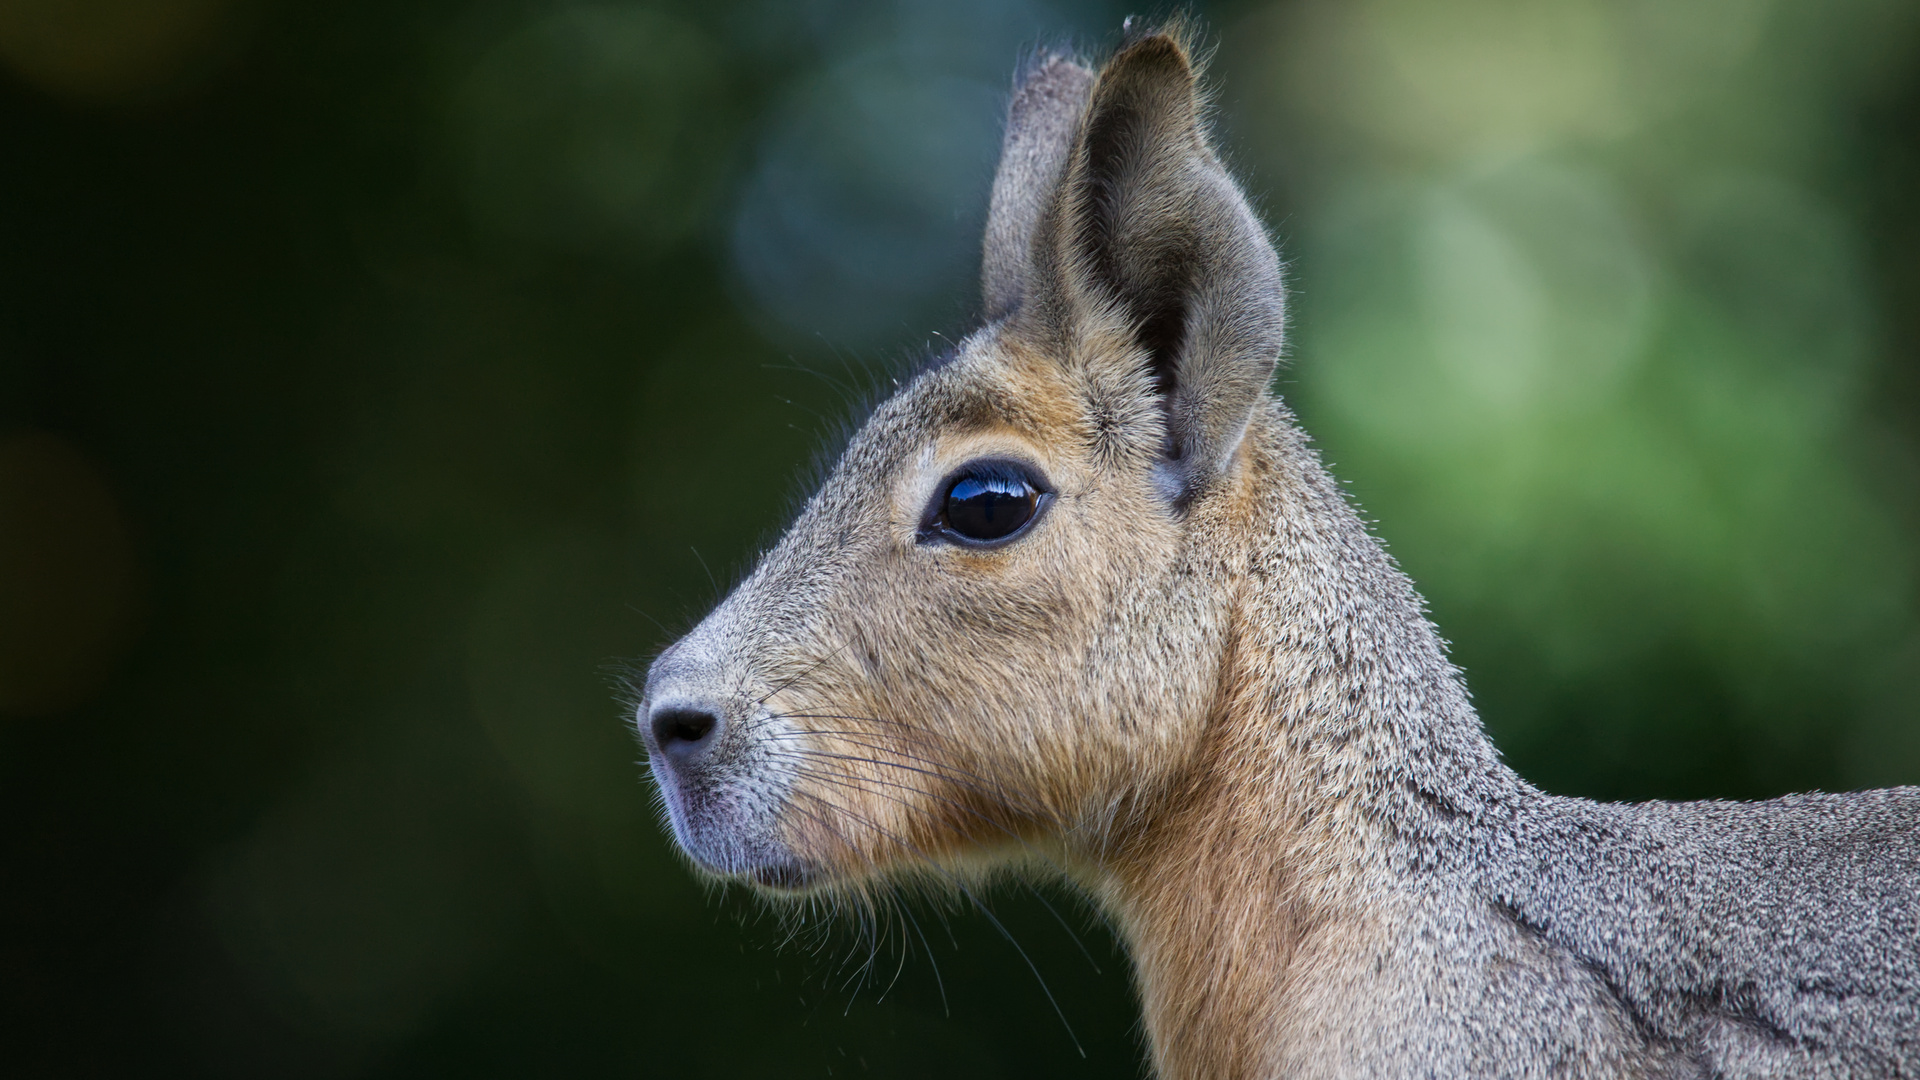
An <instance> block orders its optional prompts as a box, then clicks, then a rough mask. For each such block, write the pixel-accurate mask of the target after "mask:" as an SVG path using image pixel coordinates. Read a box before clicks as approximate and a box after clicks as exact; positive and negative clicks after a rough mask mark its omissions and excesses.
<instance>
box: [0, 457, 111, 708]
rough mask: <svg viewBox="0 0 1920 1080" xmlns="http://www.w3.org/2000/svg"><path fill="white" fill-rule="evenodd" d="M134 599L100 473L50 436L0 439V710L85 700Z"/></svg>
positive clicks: (102, 674) (107, 664)
mask: <svg viewBox="0 0 1920 1080" xmlns="http://www.w3.org/2000/svg"><path fill="white" fill-rule="evenodd" d="M133 600H134V559H133V548H132V545H131V543H130V542H129V540H128V537H127V529H126V524H125V522H124V521H123V520H122V518H121V514H120V509H119V507H118V506H117V505H116V504H115V501H114V497H113V492H112V491H111V490H110V489H109V488H108V486H107V483H106V480H105V479H104V478H103V477H102V476H101V475H100V473H99V471H98V470H96V469H95V468H94V467H93V465H92V464H90V463H89V462H88V461H87V459H86V458H85V456H83V455H82V454H81V453H80V451H79V450H77V449H76V448H74V446H73V445H72V444H70V443H68V442H67V441H66V440H64V439H61V438H59V437H58V436H55V435H50V434H47V433H45V432H33V431H29V432H21V433H16V434H13V435H10V436H7V437H5V438H4V439H0V713H14V714H36V713H51V712H59V711H61V710H64V709H69V708H72V707H74V706H75V705H78V704H81V703H83V702H85V701H86V700H87V699H88V698H90V697H91V696H92V695H93V694H94V693H95V692H97V691H98V690H99V688H100V686H101V684H102V683H103V682H104V681H105V680H106V677H107V675H108V673H109V672H110V671H111V670H112V667H113V661H114V659H115V658H116V657H117V656H118V654H119V651H120V646H121V645H122V644H123V643H124V640H125V637H126V632H127V629H128V626H129V623H130V620H131V617H132V614H133Z"/></svg>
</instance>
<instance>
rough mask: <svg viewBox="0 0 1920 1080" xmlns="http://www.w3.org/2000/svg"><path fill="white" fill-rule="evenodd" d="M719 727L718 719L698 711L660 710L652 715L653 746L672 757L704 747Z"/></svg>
mask: <svg viewBox="0 0 1920 1080" xmlns="http://www.w3.org/2000/svg"><path fill="white" fill-rule="evenodd" d="M719 726H720V719H719V717H716V716H714V715H713V714H712V713H708V712H701V711H700V710H698V709H661V710H660V711H659V712H656V713H654V714H653V741H654V745H656V746H658V747H659V748H660V749H661V750H663V751H665V752H666V753H668V754H670V755H673V756H676V757H678V756H682V755H684V754H686V753H687V752H688V751H691V750H694V749H696V748H698V747H700V746H703V745H705V744H706V743H707V742H708V740H709V739H710V738H711V736H712V735H713V732H714V729H715V728H718V727H719Z"/></svg>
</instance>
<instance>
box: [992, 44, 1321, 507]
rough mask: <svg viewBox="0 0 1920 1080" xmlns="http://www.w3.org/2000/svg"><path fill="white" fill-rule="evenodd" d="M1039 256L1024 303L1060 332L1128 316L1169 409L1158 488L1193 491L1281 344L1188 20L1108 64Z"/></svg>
mask: <svg viewBox="0 0 1920 1080" xmlns="http://www.w3.org/2000/svg"><path fill="white" fill-rule="evenodd" d="M1032 262H1033V265H1034V266H1035V267H1036V268H1039V269H1037V270H1036V271H1035V273H1034V278H1035V285H1036V287H1037V289H1038V290H1039V291H1043V292H1045V293H1047V294H1048V295H1047V296H1046V297H1045V299H1044V302H1041V303H1034V304H1031V305H1029V307H1030V308H1031V309H1032V313H1033V317H1034V318H1035V319H1036V320H1041V321H1044V322H1048V323H1051V324H1052V326H1051V327H1050V328H1039V329H1041V330H1042V332H1048V330H1049V329H1050V331H1051V334H1052V335H1053V336H1054V339H1055V340H1056V341H1060V342H1062V343H1063V344H1064V343H1068V342H1073V341H1076V340H1086V339H1087V336H1088V335H1089V334H1093V333H1112V332H1114V331H1115V330H1118V331H1119V332H1120V333H1122V334H1127V335H1130V336H1131V338H1132V340H1133V341H1134V342H1135V343H1136V344H1137V346H1138V349H1137V350H1136V352H1135V354H1134V356H1132V357H1128V358H1125V359H1124V361H1123V362H1125V363H1128V364H1138V363H1141V362H1142V358H1144V363H1145V365H1146V367H1147V374H1149V375H1150V376H1151V379H1152V385H1153V388H1154V392H1155V393H1156V394H1157V396H1158V399H1159V404H1160V405H1161V407H1162V409H1163V415H1164V416H1165V418H1166V443H1165V455H1164V457H1163V459H1162V461H1161V462H1160V465H1159V469H1158V474H1157V475H1158V479H1159V480H1160V482H1161V487H1162V490H1163V493H1164V494H1165V495H1166V496H1167V497H1168V498H1169V499H1170V500H1171V501H1172V502H1174V504H1175V505H1180V506H1184V505H1185V504H1186V503H1187V502H1189V501H1190V500H1191V499H1192V498H1193V497H1194V496H1195V495H1197V494H1198V493H1199V492H1200V491H1201V490H1203V489H1204V488H1205V487H1206V486H1207V485H1208V484H1209V483H1211V482H1212V480H1213V479H1214V478H1215V477H1216V476H1218V475H1219V474H1220V472H1221V471H1222V470H1223V469H1225V468H1226V466H1227V464H1228V462H1229V461H1230V460H1231V459H1232V456H1233V452H1234V450H1235V449H1236V448H1237V447H1238V446H1239V444H1240V440H1241V438H1242V437H1243V436H1244V435H1245V434H1246V429H1247V424H1248V423H1249V421H1250V420H1251V418H1252V415H1253V410H1254V409H1255V408H1256V407H1257V406H1258V404H1259V403H1260V401H1261V400H1262V399H1263V398H1264V397H1265V394H1266V387H1267V382H1268V380H1269V379H1270V378H1271V377H1272V375H1273V369H1274V365H1275V364H1276V363H1277V362H1278V360H1279V357H1280V351H1281V347H1282V344H1283V339H1284V333H1285V324H1286V299H1285V292H1284V289H1283V285H1282V282H1281V274H1280V261H1279V257H1278V256H1277V255H1276V254H1275V253H1274V249H1273V244H1272V243H1271V242H1270V241H1269V240H1268V239H1267V234H1266V230H1265V229H1264V228H1263V227H1262V226H1261V224H1260V221H1259V219H1258V218H1256V217H1255V216H1254V213H1253V210H1252V208H1251V207H1249V206H1248V205H1247V200H1246V198H1245V196H1243V195H1242V194H1241V192H1240V189H1239V187H1238V186H1236V185H1235V184H1234V182H1233V179H1232V178H1231V177H1230V176H1228V175H1227V171H1226V169H1225V167H1224V166H1222V165H1221V164H1220V160H1219V158H1217V157H1216V156H1215V155H1214V153H1213V150H1212V148H1211V147H1210V146H1209V145H1208V142H1207V135H1206V130H1205V126H1204V119H1203V109H1202V103H1201V95H1200V87H1199V81H1198V75H1197V74H1196V72H1195V70H1194V63H1193V60H1192V58H1191V55H1190V53H1189V51H1188V48H1187V46H1186V44H1185V42H1184V41H1183V40H1181V36H1180V31H1179V30H1178V28H1176V29H1175V30H1174V31H1173V32H1166V31H1162V32H1156V33H1151V34H1148V35H1145V36H1142V37H1139V38H1136V39H1135V40H1133V41H1131V42H1129V43H1128V44H1126V45H1125V46H1124V47H1122V48H1121V49H1120V51H1119V52H1118V53H1116V54H1115V55H1114V57H1113V59H1112V60H1110V61H1108V63H1107V64H1106V65H1105V67H1103V68H1102V69H1101V71H1100V74H1099V77H1098V79H1097V80H1096V81H1095V83H1094V86H1093V88H1092V93H1091V94H1090V96H1089V100H1088V103H1087V106H1086V111H1085V115H1084V117H1083V119H1082V121H1081V123H1080V127H1079V130H1078V132H1077V134H1076V137H1075V140H1074V143H1073V148H1072V150H1071V152H1070V153H1069V155H1068V159H1067V163H1066V168H1065V169H1064V170H1063V174H1062V177H1061V181H1060V187H1059V189H1058V191H1057V192H1056V194H1055V196H1054V199H1053V201H1052V205H1051V206H1049V207H1048V209H1047V211H1046V213H1045V214H1044V215H1043V223H1042V228H1041V231H1040V233H1039V234H1038V235H1037V236H1036V238H1035V248H1034V251H1033V253H1032Z"/></svg>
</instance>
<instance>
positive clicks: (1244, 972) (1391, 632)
mask: <svg viewBox="0 0 1920 1080" xmlns="http://www.w3.org/2000/svg"><path fill="white" fill-rule="evenodd" d="M1288 419H1289V418H1287V417H1286V416H1285V415H1284V414H1283V413H1281V412H1279V411H1278V410H1276V412H1275V414H1274V415H1273V416H1271V417H1269V418H1266V422H1265V423H1261V424H1256V426H1255V428H1254V430H1252V431H1250V432H1249V433H1248V444H1249V445H1248V447H1247V450H1246V475H1245V477H1244V484H1245V487H1244V497H1243V498H1241V499H1240V507H1239V509H1237V510H1236V511H1235V512H1234V513H1233V514H1232V515H1231V517H1232V518H1234V519H1237V520H1233V521H1223V522H1222V528H1223V529H1226V528H1233V529H1240V530H1244V531H1243V532H1241V533H1240V535H1242V536H1247V535H1253V536H1255V537H1257V539H1256V540H1255V541H1254V542H1253V543H1252V544H1250V545H1248V546H1247V548H1246V551H1245V558H1244V566H1243V567H1242V568H1241V570H1242V573H1241V577H1240V580H1239V582H1238V595H1237V599H1236V611H1235V616H1234V621H1233V627H1234V629H1233V633H1232V636H1231V640H1230V642H1229V644H1228V648H1227V653H1226V655H1225V657H1224V658H1223V663H1222V665H1221V682H1220V691H1219V693H1218V695H1217V697H1216V701H1215V704H1214V708H1213V715H1212V717H1211V718H1210V720H1209V724H1208V730H1207V736H1206V739H1205V741H1204V743H1203V745H1202V746H1201V747H1199V748H1198V750H1197V752H1196V753H1195V755H1194V757H1193V759H1192V761H1191V762H1190V763H1189V765H1188V766H1187V767H1186V768H1185V769H1184V770H1183V772H1182V773H1181V775H1180V776H1179V777H1177V778H1176V780H1175V782H1173V783H1172V784H1171V785H1169V787H1168V788H1167V789H1166V790H1165V791H1164V792H1163V793H1161V794H1160V795H1158V796H1156V797H1155V798H1154V800H1153V803H1154V807H1153V809H1152V810H1151V811H1150V812H1148V813H1146V814H1143V815H1141V816H1140V818H1138V819H1137V820H1139V821H1140V823H1141V824H1140V825H1139V826H1138V827H1137V829H1135V830H1134V832H1133V835H1132V837H1130V838H1129V839H1128V840H1127V841H1126V842H1124V843H1121V844H1118V845H1116V846H1115V848H1114V849H1112V850H1115V851H1117V852H1118V853H1119V854H1118V855H1117V856H1112V857H1109V858H1108V859H1107V860H1106V861H1105V863H1104V865H1103V866H1102V868H1101V874H1100V875H1099V883H1098V885H1097V886H1096V888H1097V891H1098V892H1099V894H1100V895H1101V897H1102V899H1103V900H1104V901H1105V904H1106V907H1107V909H1108V910H1109V912H1110V913H1111V914H1112V915H1113V916H1114V918H1115V921H1116V923H1117V924H1118V926H1119V929H1120V930H1121V933H1122V934H1123V936H1124V937H1125V938H1126V939H1127V942H1128V945H1129V948H1130V951H1131V953H1132V956H1133V958H1134V963H1135V970H1136V974H1137V978H1138V982H1139V987H1140V993H1141V998H1142V1007H1143V1010H1144V1014H1145V1019H1146V1025H1147V1028H1148V1032H1149V1034H1150V1036H1151V1039H1152V1043H1153V1050H1154V1057H1155V1062H1156V1065H1157V1067H1158V1070H1159V1074H1160V1075H1161V1076H1162V1077H1165V1078H1168V1080H1172V1078H1187V1077H1195V1078H1197V1077H1252V1076H1258V1075H1263V1074H1266V1073H1268V1072H1270V1071H1271V1070H1272V1067H1273V1063H1274V1062H1276V1061H1277V1060H1279V1059H1280V1058H1282V1057H1284V1056H1287V1055H1289V1054H1290V1053H1293V1052H1298V1050H1299V1048H1298V1047H1290V1046H1289V1045H1288V1044H1289V1042H1290V1041H1298V1040H1299V1039H1301V1038H1304V1037H1306V1036H1304V1035H1303V1033H1305V1032H1309V1031H1311V1030H1313V1029H1314V1028H1315V1027H1316V1026H1317V1024H1318V1021H1319V1019H1320V1018H1321V1017H1324V1016H1325V1014H1326V1012H1327V1011H1328V1010H1329V1009H1331V1008H1334V1007H1336V1006H1335V1004H1334V1003H1332V1002H1330V1000H1329V995H1330V994H1331V995H1334V996H1337V993H1336V992H1335V991H1333V990H1330V989H1328V988H1329V987H1332V986H1339V985H1347V986H1356V985H1358V984H1356V983H1353V982H1350V981H1344V976H1350V975H1352V973H1353V972H1354V971H1357V970H1359V969H1358V967H1357V966H1355V965H1351V964H1349V961H1354V960H1355V959H1356V958H1358V957H1360V956H1361V955H1362V954H1367V955H1372V954H1374V953H1375V951H1376V950H1375V948H1374V946H1373V945H1372V944H1371V942H1372V941H1373V940H1374V937H1375V935H1376V934H1378V933H1379V932H1380V930H1381V928H1382V926H1383V925H1384V922H1383V918H1384V912H1385V907H1384V905H1387V904H1391V903H1392V902H1393V901H1394V900H1395V899H1396V898H1404V897H1407V896H1411V895H1413V894H1414V893H1415V892H1416V891H1417V884H1418V881H1419V880H1420V879H1421V878H1423V877H1426V876H1431V875H1432V874H1434V873H1439V872H1444V868H1445V867H1446V866H1447V865H1448V864H1449V863H1451V862H1452V861H1453V860H1454V859H1456V858H1457V855H1458V851H1459V849H1460V847H1461V845H1462V843H1463V842H1464V841H1466V840H1467V839H1468V834H1469V833H1471V832H1473V831H1474V830H1476V829H1480V828H1484V827H1485V825H1486V824H1487V822H1488V821H1489V819H1490V818H1492V817H1497V816H1499V815H1500V811H1501V808H1502V807H1506V806H1510V805H1511V804H1512V803H1513V802H1514V801H1515V800H1517V799H1520V798H1523V797H1524V794H1525V792H1526V791H1527V790H1528V789H1526V788H1525V785H1524V784H1523V783H1522V782H1521V781H1520V780H1519V779H1518V778H1517V777H1515V776H1514V775H1513V773H1512V772H1511V771H1509V770H1507V769H1506V767H1505V766H1504V765H1502V764H1500V762H1499V760H1498V758H1497V757H1496V756H1495V754H1494V751H1493V749H1492V747H1491V745H1490V744H1489V743H1488V741H1487V739H1486V737H1485V735H1484V733H1483V732H1482V730H1481V728H1480V723H1479V720H1478V718H1477V717H1476V716H1475V715H1474V713H1473V710H1472V708H1471V706H1470V705H1469V704H1468V702H1467V698H1466V693H1465V690H1464V688H1463V687H1462V686H1461V684H1460V682H1459V679H1458V676H1457V673H1456V672H1455V671H1454V669H1453V668H1452V666H1451V665H1450V664H1449V663H1448V662H1447V660H1446V658H1445V655H1444V653H1443V652H1442V649H1441V646H1440V642H1439V639H1438V637H1437V636H1436V635H1435V633H1434V631H1433V628H1432V627H1431V626H1430V625H1429V624H1428V622H1427V621H1426V618H1425V617H1424V615H1423V614H1422V613H1421V608H1420V601H1419V598H1418V597H1417V596H1416V595H1415V594H1414V592H1413V589H1412V586H1411V584H1410V583H1409V582H1408V581H1407V579H1406V577H1405V576H1404V575H1402V574H1401V573H1400V572H1399V570H1398V569H1397V568H1395V567H1394V566H1393V564H1392V562H1391V560H1390V559H1388V558H1387V556H1386V554H1385V552H1384V551H1382V550H1381V548H1380V546H1379V544H1378V542H1377V541H1375V540H1374V539H1373V538H1372V537H1371V536H1370V535H1368V533H1367V532H1366V529H1365V527H1364V526H1363V525H1362V524H1361V522H1360V520H1359V518H1358V517H1357V516H1356V515H1355V514H1354V512H1353V511H1352V509H1351V508H1350V507H1349V506H1348V505H1347V503H1346V500H1345V499H1344V498H1343V497H1342V495H1341V494H1340V492H1339V489H1338V488H1337V487H1336V486H1335V485H1334V483H1333V481H1332V480H1331V479H1330V478H1329V477H1328V476H1327V475H1326V473H1325V472H1324V471H1323V470H1322V469H1321V467H1320V464H1319V462H1318V460H1317V458H1316V457H1315V455H1314V454H1313V452H1312V450H1311V449H1309V448H1308V447H1307V446H1306V445H1305V443H1304V438H1303V437H1302V436H1301V435H1300V434H1299V433H1298V431H1297V430H1296V429H1295V428H1293V426H1292V425H1291V424H1290V423H1289V422H1288ZM1361 982H1364V979H1363V978H1362V979H1361ZM1316 1014H1318V1015H1316Z"/></svg>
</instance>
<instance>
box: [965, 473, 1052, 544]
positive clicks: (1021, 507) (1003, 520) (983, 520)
mask: <svg viewBox="0 0 1920 1080" xmlns="http://www.w3.org/2000/svg"><path fill="white" fill-rule="evenodd" d="M1043 498H1045V493H1044V492H1042V491H1041V490H1040V488H1039V486H1038V485H1036V484H1035V483H1034V482H1033V480H1031V479H1029V478H1028V477H1027V475H1026V474H1025V473H1024V472H1022V471H1021V470H1020V469H1018V468H1017V467H1012V466H1005V467H989V468H976V469H973V470H970V471H968V472H964V473H962V474H960V476H959V477H958V478H957V479H955V480H954V481H953V483H952V484H950V485H949V486H948V487H947V494H946V497H945V498H944V499H943V500H942V502H941V505H940V522H939V523H940V525H942V526H943V527H944V528H945V531H946V532H948V533H950V534H953V535H955V536H958V537H960V538H961V539H964V540H973V541H977V542H987V541H993V540H1004V539H1006V538H1007V537H1009V536H1012V535H1013V534H1014V533H1017V532H1019V531H1020V530H1021V529H1022V528H1025V527H1026V524H1027V523H1028V522H1029V521H1032V520H1033V517H1034V515H1035V514H1037V513H1039V511H1040V504H1041V500H1042V499H1043Z"/></svg>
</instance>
